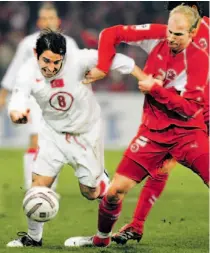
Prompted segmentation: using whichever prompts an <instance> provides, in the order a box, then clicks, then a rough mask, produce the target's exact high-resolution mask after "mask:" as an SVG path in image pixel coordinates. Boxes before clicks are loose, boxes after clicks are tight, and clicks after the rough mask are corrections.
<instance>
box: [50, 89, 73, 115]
mask: <svg viewBox="0 0 210 253" xmlns="http://www.w3.org/2000/svg"><path fill="white" fill-rule="evenodd" d="M73 101H74V98H73V96H72V95H71V93H68V92H64V91H60V92H56V93H54V94H53V95H52V96H51V98H50V100H49V103H50V106H51V107H53V108H54V109H55V110H57V111H68V110H69V109H70V108H71V106H72V103H73Z"/></svg>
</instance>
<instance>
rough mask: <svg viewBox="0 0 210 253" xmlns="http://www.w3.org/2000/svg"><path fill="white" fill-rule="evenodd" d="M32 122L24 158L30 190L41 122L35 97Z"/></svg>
mask: <svg viewBox="0 0 210 253" xmlns="http://www.w3.org/2000/svg"><path fill="white" fill-rule="evenodd" d="M29 108H30V122H28V124H27V127H28V130H29V131H28V132H29V146H28V149H27V150H26V152H25V154H24V157H23V161H24V163H23V166H24V184H25V189H26V190H28V189H29V188H30V187H31V183H32V163H33V160H34V157H35V155H36V152H37V148H38V132H39V127H40V122H41V117H42V116H41V110H40V108H39V106H38V104H37V103H36V101H35V99H34V98H33V97H31V98H30V100H29Z"/></svg>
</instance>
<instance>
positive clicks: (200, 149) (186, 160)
mask: <svg viewBox="0 0 210 253" xmlns="http://www.w3.org/2000/svg"><path fill="white" fill-rule="evenodd" d="M171 154H172V155H173V157H174V158H175V159H176V160H177V161H178V162H180V163H182V164H183V165H185V166H187V167H191V166H192V164H193V162H194V161H195V160H196V159H197V158H199V157H200V156H202V155H205V154H209V139H208V136H207V134H206V133H205V132H204V131H202V130H199V129H198V130H189V131H187V132H186V135H185V136H182V138H180V140H179V141H178V142H177V145H176V146H175V147H174V148H173V149H171Z"/></svg>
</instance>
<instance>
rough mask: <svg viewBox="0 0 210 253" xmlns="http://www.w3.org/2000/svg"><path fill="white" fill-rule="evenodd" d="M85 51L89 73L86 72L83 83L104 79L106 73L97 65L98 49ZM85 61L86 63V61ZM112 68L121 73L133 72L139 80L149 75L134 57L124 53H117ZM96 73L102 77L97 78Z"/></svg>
mask: <svg viewBox="0 0 210 253" xmlns="http://www.w3.org/2000/svg"><path fill="white" fill-rule="evenodd" d="M84 52H85V54H86V57H85V60H86V63H87V66H86V71H87V73H86V74H85V79H84V80H83V83H84V84H89V83H92V82H95V81H97V80H99V79H103V78H104V77H105V76H106V73H104V72H103V71H101V70H100V69H98V68H96V67H95V65H96V64H97V60H98V54H97V50H84ZM83 56H84V53H83ZM83 62H84V63H85V61H83ZM110 69H111V70H112V71H118V72H120V73H121V74H131V75H133V76H134V77H136V78H137V79H138V80H143V79H145V78H146V77H147V75H146V74H145V73H144V72H143V71H142V69H140V68H139V67H138V66H136V65H135V62H134V60H133V59H132V58H130V57H128V56H126V55H123V54H116V55H115V57H114V58H113V61H112V64H111V67H110ZM95 75H97V76H100V78H98V77H97V78H95Z"/></svg>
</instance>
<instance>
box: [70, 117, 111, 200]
mask: <svg viewBox="0 0 210 253" xmlns="http://www.w3.org/2000/svg"><path fill="white" fill-rule="evenodd" d="M69 138H70V143H69V153H68V158H69V161H70V162H71V160H72V158H71V157H73V158H74V161H75V162H76V167H75V166H73V168H74V169H75V175H76V177H77V178H78V180H79V184H80V190H81V193H82V195H83V196H85V197H86V198H87V199H91V200H92V199H96V198H101V197H103V196H104V194H105V192H106V190H107V188H108V185H109V177H108V175H107V173H106V171H105V168H104V144H103V140H104V139H103V128H102V122H101V120H99V121H98V122H97V123H96V124H95V125H94V126H93V127H92V129H91V131H90V132H88V133H85V134H80V135H74V136H70V137H69Z"/></svg>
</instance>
